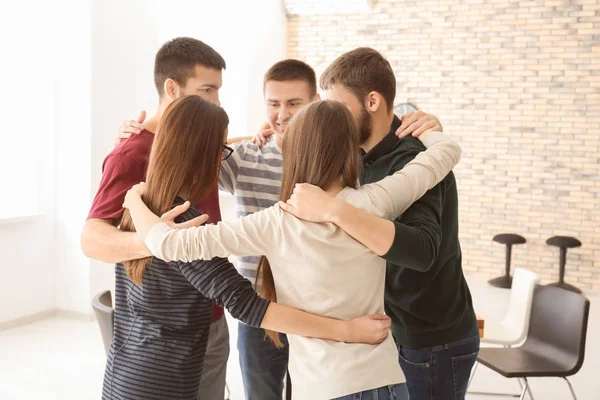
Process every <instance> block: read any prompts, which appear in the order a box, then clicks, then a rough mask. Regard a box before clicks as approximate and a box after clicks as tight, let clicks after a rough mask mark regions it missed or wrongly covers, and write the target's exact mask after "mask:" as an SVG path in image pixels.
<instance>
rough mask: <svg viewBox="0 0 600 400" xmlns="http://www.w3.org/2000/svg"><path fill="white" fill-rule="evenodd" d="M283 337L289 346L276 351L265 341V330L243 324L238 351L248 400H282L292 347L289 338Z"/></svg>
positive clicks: (239, 326) (239, 328) (239, 331)
mask: <svg viewBox="0 0 600 400" xmlns="http://www.w3.org/2000/svg"><path fill="white" fill-rule="evenodd" d="M280 336H281V341H282V342H283V344H284V345H285V347H283V348H282V349H278V348H277V347H275V345H274V344H273V342H271V340H270V339H269V338H266V337H265V330H264V329H260V328H253V327H251V326H248V325H246V324H243V323H241V322H240V323H239V325H238V351H239V353H240V367H241V369H242V380H243V381H244V393H245V394H246V400H281V399H282V394H283V382H284V379H285V374H286V372H287V367H288V357H289V345H288V341H287V337H286V336H285V335H282V334H280Z"/></svg>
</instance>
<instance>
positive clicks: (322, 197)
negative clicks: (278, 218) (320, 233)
mask: <svg viewBox="0 0 600 400" xmlns="http://www.w3.org/2000/svg"><path fill="white" fill-rule="evenodd" d="M340 201H343V200H339V199H337V198H336V197H333V196H331V195H330V194H328V193H327V192H325V191H324V190H323V189H321V188H320V187H318V186H314V185H310V184H308V183H297V184H296V186H295V187H294V192H293V193H292V196H291V197H290V198H289V199H288V201H287V202H285V203H284V202H283V201H280V202H279V203H278V204H279V207H281V209H282V210H283V211H285V212H288V213H290V214H292V215H294V216H296V217H298V218H300V219H303V220H305V221H309V222H333V219H334V215H335V214H336V211H337V210H338V209H339V206H340V205H339V202H340Z"/></svg>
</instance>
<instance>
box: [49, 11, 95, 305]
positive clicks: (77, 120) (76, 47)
mask: <svg viewBox="0 0 600 400" xmlns="http://www.w3.org/2000/svg"><path fill="white" fill-rule="evenodd" d="M59 3H62V4H60V5H62V6H63V7H65V8H68V9H69V14H68V20H67V19H66V17H65V18H64V20H63V19H59V20H58V21H56V22H55V24H56V28H55V29H56V30H55V35H56V37H55V40H56V43H57V44H56V45H55V47H54V57H55V58H54V60H57V62H56V64H57V68H56V72H55V73H56V76H55V79H56V108H55V116H56V122H55V133H56V147H55V151H56V164H55V168H56V169H55V171H56V187H55V190H56V193H55V196H56V211H55V222H56V258H55V260H56V304H55V307H56V308H58V309H61V310H66V311H70V312H76V313H80V314H89V311H90V303H89V297H90V267H89V261H88V260H87V259H86V258H85V257H84V256H83V254H82V252H81V250H80V247H79V237H80V234H81V227H82V225H83V221H85V217H86V215H87V211H88V208H89V193H90V187H91V179H90V171H91V167H92V163H91V160H92V158H91V151H90V149H91V139H92V135H91V133H92V125H91V123H90V121H91V116H92V113H91V112H92V63H91V61H92V59H91V57H92V47H91V39H92V37H91V22H92V21H91V15H92V14H91V10H92V1H91V0H86V1H70V0H63V1H62V2H59ZM56 9H57V10H58V9H63V8H62V7H57V8H56Z"/></svg>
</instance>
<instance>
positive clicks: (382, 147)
mask: <svg viewBox="0 0 600 400" xmlns="http://www.w3.org/2000/svg"><path fill="white" fill-rule="evenodd" d="M400 125H402V121H400V118H398V117H397V116H395V115H394V120H393V121H392V126H391V128H390V131H389V132H388V134H387V135H385V136H384V138H383V139H381V141H379V143H377V144H376V145H375V147H373V148H372V149H371V150H369V152H368V153H365V151H364V150H361V155H362V160H363V163H364V164H365V166H367V167H368V166H370V165H371V164H373V163H374V162H375V161H377V160H378V159H380V158H381V157H383V156H385V155H386V154H388V153H389V152H390V151H392V149H393V148H394V146H395V145H396V143H398V141H399V140H400V139H399V138H398V137H397V136H396V131H397V130H398V128H399V127H400Z"/></svg>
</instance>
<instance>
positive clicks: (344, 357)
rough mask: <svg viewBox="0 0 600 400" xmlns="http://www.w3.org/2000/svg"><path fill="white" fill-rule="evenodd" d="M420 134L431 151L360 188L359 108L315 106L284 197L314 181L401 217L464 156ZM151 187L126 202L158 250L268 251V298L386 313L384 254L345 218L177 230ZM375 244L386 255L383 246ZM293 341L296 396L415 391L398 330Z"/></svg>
mask: <svg viewBox="0 0 600 400" xmlns="http://www.w3.org/2000/svg"><path fill="white" fill-rule="evenodd" d="M421 139H422V141H423V143H424V144H425V145H426V147H428V149H427V150H426V151H424V152H422V153H420V154H419V155H418V156H417V157H416V158H415V159H414V160H413V161H412V162H411V163H409V164H407V165H406V166H405V168H404V169H403V170H401V171H398V172H397V173H396V174H394V175H392V176H389V177H387V178H385V179H384V180H382V181H380V182H378V183H375V184H370V185H364V186H362V187H361V188H359V189H355V185H356V182H357V181H358V166H357V160H358V157H357V155H358V150H359V132H358V128H357V127H356V125H355V122H354V120H353V118H352V115H351V114H350V112H349V111H348V109H347V108H346V107H345V106H344V105H342V104H341V103H337V102H332V101H318V102H315V103H312V104H311V105H308V106H306V107H305V108H304V109H302V110H301V111H299V112H298V113H297V114H296V115H295V116H294V118H293V119H292V121H291V122H290V124H289V125H288V128H287V131H286V136H285V139H284V143H283V179H282V184H281V199H282V200H287V199H288V198H289V197H290V195H291V194H292V192H293V190H294V186H295V185H296V184H298V183H302V182H307V183H311V184H314V185H316V186H319V187H321V188H322V189H324V190H327V191H328V192H329V193H330V194H331V195H333V196H337V197H338V198H340V199H343V200H345V201H347V202H349V203H351V204H353V205H354V206H356V207H358V208H362V209H363V210H366V211H368V212H371V213H373V214H377V215H379V216H380V217H383V218H386V219H394V218H396V217H397V216H399V215H400V214H401V213H402V212H403V211H404V210H406V208H408V207H409V206H410V205H411V204H412V203H413V202H414V201H416V200H417V199H418V198H419V197H421V196H422V195H423V194H425V192H426V191H427V190H429V189H430V188H432V187H433V186H435V185H436V184H437V183H438V182H439V181H441V180H442V179H443V178H444V176H445V175H446V174H447V173H448V172H450V170H451V169H452V168H453V167H454V165H455V164H456V163H457V162H458V159H459V157H460V148H459V147H458V145H456V144H455V143H454V142H453V141H451V140H450V139H449V138H447V137H446V136H445V135H443V134H442V133H440V132H432V133H429V134H427V135H423V136H422V137H421ZM145 191H146V189H145V186H144V185H143V184H142V185H136V186H135V187H134V188H133V189H132V190H130V191H129V193H128V194H127V196H126V197H125V204H124V206H125V207H126V208H128V209H129V211H130V212H131V216H132V218H133V221H134V223H135V226H136V228H137V231H138V233H139V234H140V235H141V236H142V237H143V238H146V244H147V246H148V247H149V249H150V250H151V252H152V253H153V254H155V255H156V256H158V257H161V258H163V259H166V260H180V261H187V262H189V261H192V260H195V259H211V258H212V257H216V256H220V257H223V256H227V255H229V254H234V255H256V254H264V255H265V256H266V259H268V262H263V263H262V266H263V268H264V270H263V271H264V275H263V286H262V294H263V296H264V297H265V298H269V299H275V298H277V300H278V301H279V302H280V303H281V304H286V305H290V306H293V307H301V308H302V309H304V310H307V311H310V312H314V313H317V314H321V315H326V316H329V317H333V318H340V319H348V318H353V317H355V316H357V315H361V314H365V313H381V312H383V310H384V295H383V294H384V287H385V268H386V263H385V261H384V260H383V259H382V258H380V257H379V256H378V255H377V254H376V253H375V252H374V251H370V250H369V248H367V247H365V246H363V245H362V244H360V243H358V242H357V241H355V240H354V239H353V238H352V237H350V236H349V235H347V234H346V233H345V232H344V231H342V230H341V229H340V228H339V227H337V226H336V225H333V224H318V223H311V222H306V221H303V220H300V219H297V218H296V217H294V216H293V215H291V214H287V213H285V212H284V211H282V209H281V208H280V206H279V205H275V206H273V207H271V208H268V209H266V210H263V211H259V212H256V213H254V214H251V215H249V216H246V217H243V218H240V219H238V220H235V221H228V222H222V223H219V224H217V225H210V226H205V227H192V228H186V229H176V228H181V227H180V226H177V225H176V224H170V223H168V221H167V222H164V221H162V220H161V219H160V218H159V217H158V216H157V215H155V214H154V213H152V212H151V211H150V210H149V209H148V208H147V206H146V205H145V204H144V201H142V198H141V195H142V193H144V192H145ZM384 222H385V223H386V224H391V222H389V221H384ZM386 226H387V225H386ZM392 227H393V224H392ZM384 231H385V232H387V233H386V234H385V235H384V238H383V239H384V241H389V244H390V245H391V243H392V241H393V237H394V229H392V230H391V231H390V230H387V229H385V230H384ZM373 236H378V237H380V236H381V235H380V233H376V234H374V235H373ZM374 247H375V248H378V250H375V251H377V252H378V254H383V253H381V251H380V250H379V247H381V246H380V245H377V246H374ZM388 247H389V246H388ZM384 252H385V251H384ZM275 289H276V290H275ZM271 337H273V338H274V339H275V340H277V337H276V336H275V335H273V334H271ZM288 340H289V343H290V364H289V370H290V376H291V379H292V390H293V397H294V399H296V400H326V399H331V398H339V397H342V396H348V395H353V394H355V395H356V397H357V398H358V397H360V396H364V397H363V398H368V399H371V398H379V399H382V400H384V399H399V400H404V399H407V398H408V392H407V390H406V384H405V383H404V382H405V379H404V375H403V373H402V370H401V369H400V366H399V364H398V353H397V350H396V346H395V345H394V342H393V339H392V337H391V334H389V335H388V337H387V338H386V339H385V340H384V341H383V342H382V343H381V344H379V345H377V346H369V345H362V344H348V343H336V342H331V341H328V340H321V339H314V338H312V339H311V338H303V337H299V336H297V335H294V334H291V335H288ZM367 391H368V393H366V394H365V393H364V392H367ZM349 398H350V397H349ZM352 398H354V397H352Z"/></svg>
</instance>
